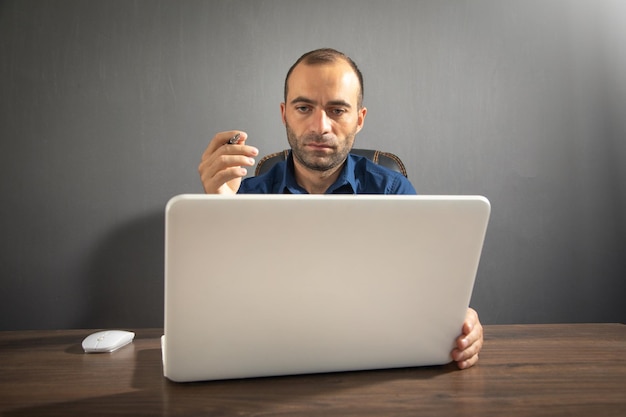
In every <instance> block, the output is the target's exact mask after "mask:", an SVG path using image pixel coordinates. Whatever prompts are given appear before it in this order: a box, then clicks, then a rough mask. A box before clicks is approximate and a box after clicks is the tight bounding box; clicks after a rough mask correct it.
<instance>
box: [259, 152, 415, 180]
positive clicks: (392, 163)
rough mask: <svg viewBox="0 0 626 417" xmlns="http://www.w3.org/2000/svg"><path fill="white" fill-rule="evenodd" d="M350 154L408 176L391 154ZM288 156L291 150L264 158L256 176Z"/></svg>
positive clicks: (402, 165)
mask: <svg viewBox="0 0 626 417" xmlns="http://www.w3.org/2000/svg"><path fill="white" fill-rule="evenodd" d="M350 153H352V154H355V155H359V156H364V157H366V158H367V159H369V160H371V161H372V162H374V163H375V164H378V165H381V166H384V167H385V168H389V169H391V170H393V171H396V172H399V173H401V174H402V175H404V176H405V177H406V176H407V174H406V168H405V167H404V164H403V163H402V161H401V160H400V158H398V157H397V156H396V155H394V154H392V153H390V152H383V151H375V150H372V149H352V150H351V151H350ZM288 155H289V149H285V150H284V151H280V152H274V153H272V154H269V155H265V156H264V157H263V158H261V159H260V160H259V163H258V164H257V166H256V169H255V170H254V175H256V176H258V175H261V174H264V173H266V172H267V171H269V170H270V168H272V167H273V166H274V165H275V164H277V163H278V162H281V161H284V160H285V159H287V156H288Z"/></svg>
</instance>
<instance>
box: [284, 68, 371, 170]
mask: <svg viewBox="0 0 626 417" xmlns="http://www.w3.org/2000/svg"><path fill="white" fill-rule="evenodd" d="M359 89H360V87H359V80H358V78H357V75H356V74H355V73H354V71H353V70H352V68H351V67H350V66H349V65H348V64H347V63H346V62H343V61H338V62H335V63H330V64H322V65H306V64H302V63H301V64H299V65H298V66H297V67H295V68H294V70H293V72H292V73H291V76H290V77H289V80H288V88H287V97H286V102H285V103H281V106H280V107H281V113H282V118H283V123H284V124H285V127H286V129H287V139H288V141H289V145H290V146H291V149H292V151H293V155H294V162H295V163H296V164H299V165H301V166H304V167H305V168H307V169H310V170H315V171H327V170H332V169H333V168H337V167H339V166H340V165H341V164H342V163H343V162H344V161H345V160H346V157H347V156H348V152H350V149H352V145H353V144H354V137H355V135H356V134H357V133H358V132H359V131H360V130H361V128H362V127H363V121H364V120H365V115H366V113H367V109H365V108H364V107H362V108H359V107H358V98H359V93H360V90H359Z"/></svg>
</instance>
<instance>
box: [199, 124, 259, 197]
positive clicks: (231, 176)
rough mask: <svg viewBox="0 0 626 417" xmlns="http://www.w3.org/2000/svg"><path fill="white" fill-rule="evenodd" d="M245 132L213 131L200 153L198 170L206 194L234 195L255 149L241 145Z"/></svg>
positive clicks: (243, 143)
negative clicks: (216, 132) (212, 135)
mask: <svg viewBox="0 0 626 417" xmlns="http://www.w3.org/2000/svg"><path fill="white" fill-rule="evenodd" d="M247 139H248V135H247V134H246V132H241V131H228V132H220V133H218V134H216V135H215V136H214V137H213V139H212V140H211V142H210V143H209V146H208V147H207V148H206V150H205V151H204V153H203V154H202V159H201V161H200V165H199V166H198V173H199V174H200V179H201V180H202V186H203V187H204V191H205V192H206V193H207V194H236V193H237V190H238V189H239V186H240V185H241V179H242V178H243V177H245V176H246V175H247V174H248V170H247V169H246V167H252V166H254V164H255V163H256V161H255V160H254V158H255V157H256V156H258V154H259V150H258V149H257V148H255V147H254V146H248V145H246V144H245V142H246V140H247Z"/></svg>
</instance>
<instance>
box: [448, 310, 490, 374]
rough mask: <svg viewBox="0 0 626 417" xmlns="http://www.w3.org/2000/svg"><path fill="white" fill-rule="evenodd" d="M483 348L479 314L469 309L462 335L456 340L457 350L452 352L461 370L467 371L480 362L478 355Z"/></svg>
mask: <svg viewBox="0 0 626 417" xmlns="http://www.w3.org/2000/svg"><path fill="white" fill-rule="evenodd" d="M482 347H483V326H482V325H481V324H480V320H479V319H478V313H476V310H474V309H473V308H469V309H467V314H466V315H465V321H464V322H463V328H462V330H461V335H460V336H459V337H458V338H457V339H456V348H455V349H454V350H453V351H452V359H454V361H455V362H456V364H457V366H458V367H459V369H467V368H470V367H472V366H474V365H475V364H476V362H478V353H479V352H480V349H482Z"/></svg>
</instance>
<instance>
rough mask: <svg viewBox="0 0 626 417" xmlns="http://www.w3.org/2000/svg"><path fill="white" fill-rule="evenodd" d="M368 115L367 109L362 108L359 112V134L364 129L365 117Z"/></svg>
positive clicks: (357, 129)
mask: <svg viewBox="0 0 626 417" xmlns="http://www.w3.org/2000/svg"><path fill="white" fill-rule="evenodd" d="M366 115H367V109H366V108H365V107H361V108H360V109H359V112H358V116H357V122H356V131H357V133H358V132H360V131H361V129H363V123H365V116H366Z"/></svg>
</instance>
